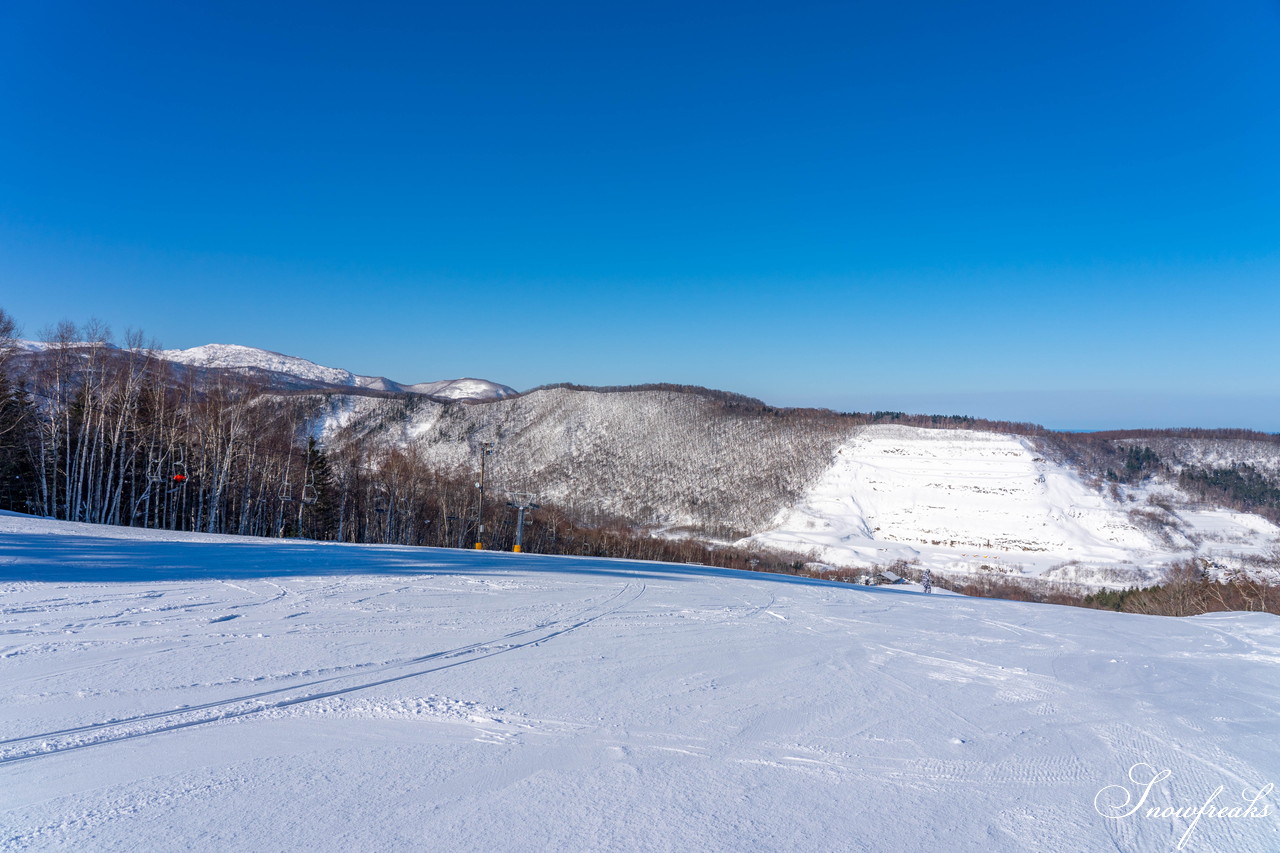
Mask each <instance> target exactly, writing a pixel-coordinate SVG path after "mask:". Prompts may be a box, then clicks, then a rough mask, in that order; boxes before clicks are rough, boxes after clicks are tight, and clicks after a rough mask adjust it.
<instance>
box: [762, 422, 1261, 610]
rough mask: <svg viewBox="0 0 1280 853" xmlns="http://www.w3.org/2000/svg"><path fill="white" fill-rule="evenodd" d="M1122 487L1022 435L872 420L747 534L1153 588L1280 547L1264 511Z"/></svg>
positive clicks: (875, 557)
mask: <svg viewBox="0 0 1280 853" xmlns="http://www.w3.org/2000/svg"><path fill="white" fill-rule="evenodd" d="M1129 492H1130V495H1131V496H1132V497H1133V498H1134V500H1129V499H1128V498H1127V497H1126V498H1125V499H1122V500H1117V499H1116V498H1115V497H1113V496H1112V495H1110V494H1108V492H1106V491H1104V490H1101V489H1099V488H1097V487H1094V486H1090V485H1087V484H1085V483H1084V482H1082V481H1081V479H1080V475H1079V474H1078V473H1077V472H1076V471H1075V470H1073V469H1070V468H1067V467H1065V466H1063V465H1061V464H1059V463H1057V462H1054V461H1053V460H1050V459H1046V458H1045V457H1043V456H1041V455H1040V454H1039V453H1038V451H1037V450H1036V449H1035V447H1034V446H1033V445H1032V444H1031V442H1030V441H1029V440H1028V439H1027V438H1025V437H1023V436H1017V435H1007V434H1003V433H990V432H977V431H973V430H938V429H923V428H917V427H906V426H888V425H886V426H870V427H866V428H865V429H863V430H861V431H859V432H857V433H856V434H855V435H853V436H852V437H851V438H850V439H849V440H848V441H846V442H845V443H844V444H843V446H841V447H840V448H839V449H838V450H837V451H836V456H835V460H834V462H833V463H832V464H831V466H830V467H829V468H828V469H827V470H826V471H825V472H824V473H823V474H822V475H821V476H820V477H819V478H818V480H817V481H816V482H815V483H814V484H813V485H812V486H811V487H810V489H809V490H808V492H807V493H806V495H805V496H804V498H803V499H802V500H801V501H800V502H799V503H798V504H796V505H795V506H793V507H789V508H787V509H785V510H783V511H782V512H780V513H779V514H778V516H777V517H776V518H775V519H774V521H773V523H772V524H771V525H770V529H769V530H767V531H765V532H763V533H761V534H758V535H756V536H754V537H752V538H751V539H750V540H748V541H749V542H754V543H757V544H761V545H766V546H773V547H780V548H786V549H789V550H793V551H800V552H802V553H810V554H812V555H813V557H814V559H817V560H822V561H824V562H831V563H837V564H843V565H870V564H876V563H885V562H891V561H893V560H897V559H903V560H908V561H918V562H919V563H920V565H921V566H922V567H926V568H930V569H932V570H934V571H941V572H944V573H958V574H975V573H983V572H986V573H991V572H996V573H1000V574H1005V575H1009V576H1017V575H1022V574H1035V575H1044V576H1046V577H1048V578H1050V579H1058V580H1069V581H1072V582H1076V583H1087V584H1093V585H1097V586H1131V585H1135V584H1136V585H1141V584H1146V583H1150V582H1153V581H1155V580H1158V579H1159V578H1160V576H1161V570H1162V568H1163V567H1165V566H1167V565H1169V564H1170V563H1171V562H1173V561H1175V560H1178V559H1184V558H1186V557H1188V556H1193V555H1198V556H1204V557H1206V558H1213V559H1220V560H1222V559H1225V560H1229V559H1230V558H1231V556H1232V555H1266V554H1269V553H1270V552H1271V551H1272V550H1273V549H1277V548H1280V528H1277V527H1276V526H1275V525H1274V524H1272V523H1271V522H1269V521H1267V520H1266V519H1264V518H1262V517H1260V516H1256V515H1250V514H1247V513H1241V512H1234V511H1231V510H1225V509H1199V510H1190V509H1177V510H1176V511H1174V512H1170V511H1168V510H1165V509H1163V508H1160V507H1155V506H1153V505H1150V504H1147V503H1142V502H1138V501H1137V497H1139V496H1142V497H1150V495H1148V494H1146V493H1145V492H1142V491H1141V490H1129ZM1171 497H1172V498H1174V499H1180V496H1178V495H1171ZM1152 519H1155V520H1156V522H1157V523H1152Z"/></svg>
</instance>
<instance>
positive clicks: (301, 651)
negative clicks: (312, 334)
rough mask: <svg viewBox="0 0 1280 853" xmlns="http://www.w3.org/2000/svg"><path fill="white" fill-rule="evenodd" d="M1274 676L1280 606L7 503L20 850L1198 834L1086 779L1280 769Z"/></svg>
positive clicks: (817, 845) (10, 777)
mask: <svg viewBox="0 0 1280 853" xmlns="http://www.w3.org/2000/svg"><path fill="white" fill-rule="evenodd" d="M95 566H97V567H99V568H100V569H101V572H100V573H101V574H102V575H105V576H106V578H107V579H102V578H95V577H94V574H95V572H94V567H95ZM121 567H127V570H126V569H124V568H121ZM228 616H235V617H236V618H234V619H226V617H228ZM1278 664H1280V620H1276V619H1275V618H1274V617H1270V616H1265V615H1262V614H1230V615H1228V614H1216V615H1212V616H1205V617H1197V618H1194V619H1185V620H1173V619H1162V618H1157V617H1142V616H1130V615H1123V614H1111V613H1102V612H1096V611H1087V610H1079V609H1073V608H1062V607H1052V606H1045V605H1029V604H1018V603H1012V602H1000V601H992V600H977V599H966V598H963V597H959V596H925V595H922V594H919V593H913V592H910V591H903V590H900V589H883V588H879V589H867V588H861V587H849V586H841V585H837V584H825V583H822V582H810V581H799V580H797V579H793V578H786V577H777V576H768V575H751V574H746V573H735V572H727V571H720V570H714V569H708V568H705V567H692V566H672V565H662V564H646V563H638V562H629V561H603V560H587V559H577V558H549V557H539V556H537V555H509V554H489V553H476V552H467V551H436V550H432V549H409V548H376V547H360V546H340V545H332V544H324V543H313V544H308V543H299V542H284V541H272V540H252V541H249V542H246V541H244V540H237V539H235V538H234V537H212V536H201V535H196V534H164V533H163V532H157V531H125V530H121V529H114V530H103V529H100V528H92V527H89V526H86V525H72V524H65V523H55V522H43V521H38V520H32V519H27V518H21V517H15V516H4V515H0V680H2V682H3V684H4V685H5V690H4V691H3V693H2V694H0V849H5V850H24V851H25V850H86V849H93V850H131V849H139V848H145V849H157V850H170V849H171V850H187V849H197V850H226V849H273V850H349V849H428V848H431V849H449V850H499V851H502V850H530V849H537V850H632V849H636V850H725V851H730V850H732V851H738V850H797V849H814V850H875V851H899V850H900V851H917V850H938V849H947V850H982V851H1024V850H1039V851H1054V853H1058V851H1082V853H1083V851H1097V850H1119V851H1125V853H1128V851H1164V850H1172V849H1174V845H1175V844H1176V843H1177V840H1178V838H1179V837H1180V836H1181V834H1182V832H1183V831H1184V830H1185V828H1186V822H1185V821H1179V820H1177V819H1166V820H1142V819H1139V818H1133V819H1127V820H1120V821H1110V820H1107V819H1105V818H1103V817H1101V816H1100V815H1099V814H1097V813H1096V812H1095V811H1094V808H1093V797H1094V796H1095V794H1096V793H1097V792H1098V791H1099V790H1100V789H1101V788H1103V787H1104V786H1107V785H1115V784H1119V783H1122V782H1123V781H1124V780H1125V774H1126V772H1127V771H1128V769H1129V768H1130V767H1131V766H1133V765H1134V764H1135V763H1138V762H1147V763H1150V764H1152V765H1155V766H1158V767H1162V768H1168V769H1170V770H1171V771H1172V776H1171V777H1170V779H1169V780H1168V781H1167V782H1166V783H1164V784H1162V785H1161V786H1159V787H1158V789H1157V790H1156V791H1155V792H1153V797H1154V798H1156V799H1157V800H1158V801H1159V802H1160V803H1161V804H1172V805H1191V804H1195V805H1199V804H1200V803H1201V802H1203V800H1204V798H1205V797H1207V796H1208V795H1209V794H1210V793H1211V792H1212V791H1213V790H1214V789H1215V788H1216V787H1217V786H1219V785H1223V786H1226V794H1225V795H1224V797H1233V798H1236V799H1237V800H1238V798H1239V791H1240V790H1242V789H1244V788H1249V787H1253V788H1256V787H1258V786H1259V785H1262V784H1265V783H1267V782H1275V781H1277V777H1280V747H1277V745H1276V743H1275V739H1274V733H1275V731H1276V725H1277V722H1280V717H1278V715H1277V711H1276V709H1277V708H1278V707H1280V680H1278V679H1277V678H1276V672H1277V669H1276V667H1277V665H1278ZM89 747H94V748H92V749H90V748H89ZM1272 805H1273V808H1272V812H1273V816H1272V817H1271V818H1269V819H1267V820H1219V821H1212V822H1211V821H1209V820H1208V819H1206V820H1204V821H1202V822H1201V823H1200V825H1199V826H1198V827H1197V829H1196V830H1195V832H1194V834H1193V835H1192V837H1191V840H1190V842H1189V844H1188V845H1187V848H1186V849H1188V850H1205V851H1240V853H1246V851H1247V853H1255V851H1264V850H1268V849H1274V847H1275V838H1276V837H1277V829H1280V827H1278V826H1277V821H1276V818H1275V817H1274V812H1275V809H1274V805H1275V802H1274V800H1273V801H1272Z"/></svg>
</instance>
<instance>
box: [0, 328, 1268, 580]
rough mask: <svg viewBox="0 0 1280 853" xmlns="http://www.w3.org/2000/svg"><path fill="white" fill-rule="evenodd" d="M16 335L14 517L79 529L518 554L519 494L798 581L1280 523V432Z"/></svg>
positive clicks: (1151, 551) (1215, 546)
mask: <svg viewBox="0 0 1280 853" xmlns="http://www.w3.org/2000/svg"><path fill="white" fill-rule="evenodd" d="M0 321H3V327H2V328H0V476H3V481H2V485H0V505H2V506H4V507H6V508H11V509H16V510H20V511H24V512H32V513H35V514H39V515H45V516H50V517H55V518H60V519H66V520H75V521H90V522H97V523H106V524H122V525H134V526H147V527H160V528H167V529H180V530H198V531H206V532H227V533H240V534H250V535H265V536H306V537H311V538H317V539H339V540H344V541H370V542H396V543H405V544H419V545H428V544H429V545H443V546H471V545H473V544H474V543H475V542H476V541H482V542H483V543H484V544H485V545H486V547H510V546H511V545H512V544H513V542H514V540H515V535H516V530H515V519H516V514H515V513H514V512H513V511H512V510H511V509H510V508H508V507H507V502H508V500H509V499H510V496H511V495H512V494H513V493H521V494H525V495H531V496H532V498H528V499H531V500H533V502H535V503H538V504H539V505H540V506H539V508H537V509H536V510H533V511H531V513H530V514H529V516H528V525H527V529H526V531H525V534H526V536H525V545H526V547H527V548H530V549H538V550H546V551H561V552H563V551H572V552H574V553H597V554H609V553H618V554H626V555H631V556H665V557H668V558H670V557H672V556H673V555H675V556H679V557H680V558H682V559H691V560H702V559H708V560H710V559H713V557H710V556H707V555H708V554H709V553H710V552H707V551H706V550H705V548H704V547H703V546H702V545H701V544H699V543H702V542H719V543H722V544H721V545H720V546H718V549H717V551H716V552H715V554H716V555H718V556H715V557H714V559H719V560H720V561H721V562H722V563H723V564H729V563H734V561H736V563H735V564H739V563H740V564H746V563H748V562H750V561H751V560H759V561H763V562H764V563H766V564H772V563H776V564H778V565H796V560H797V559H799V558H798V557H797V556H796V555H797V554H807V553H815V554H816V553H819V552H821V553H823V554H825V555H826V556H827V558H829V559H832V560H837V561H846V562H849V563H852V564H859V563H874V562H877V561H881V562H883V561H887V560H890V559H896V560H902V559H906V560H908V561H909V560H911V559H914V558H915V557H917V556H919V555H920V554H921V553H922V552H921V550H920V549H921V548H922V547H925V546H928V547H937V548H946V547H951V548H952V549H953V550H958V552H962V551H964V548H966V547H968V548H969V549H970V550H975V549H979V548H982V547H987V548H990V549H995V550H1000V549H1003V550H1004V551H1005V552H1006V555H1008V554H1009V553H1012V552H1013V551H1019V550H1021V551H1022V552H1024V553H1025V554H1036V553H1041V552H1044V553H1046V554H1048V555H1049V556H1053V555H1057V560H1058V562H1057V563H1055V564H1054V565H1055V566H1057V565H1059V564H1064V563H1065V564H1072V563H1073V562H1075V563H1078V562H1079V561H1080V560H1081V559H1083V557H1082V556H1081V553H1083V552H1080V553H1072V549H1073V548H1075V547H1076V546H1075V545H1073V544H1072V543H1075V542H1077V541H1081V540H1079V537H1080V536H1084V535H1086V534H1087V536H1086V538H1088V537H1095V539H1096V540H1097V543H1100V544H1099V545H1098V547H1094V546H1093V545H1090V546H1089V547H1090V548H1092V549H1093V550H1092V551H1090V552H1089V553H1090V554H1091V555H1092V556H1091V557H1090V559H1096V560H1101V561H1104V562H1111V563H1117V564H1120V563H1126V562H1127V563H1133V562H1134V560H1136V559H1137V558H1136V557H1134V556H1133V554H1132V553H1130V552H1132V550H1133V549H1134V548H1138V549H1146V551H1145V552H1144V553H1145V554H1147V556H1146V557H1144V558H1143V559H1147V560H1148V562H1150V561H1151V560H1157V559H1165V557H1166V555H1171V556H1170V558H1172V556H1179V557H1186V556H1190V555H1193V554H1196V553H1201V552H1204V553H1210V552H1211V551H1213V550H1216V551H1218V552H1221V551H1225V550H1229V549H1230V548H1231V547H1235V545H1239V546H1241V547H1244V546H1248V547H1249V548H1251V549H1253V551H1254V552H1257V551H1258V550H1259V549H1260V548H1264V546H1265V542H1266V541H1268V540H1267V537H1268V536H1270V535H1271V533H1270V532H1269V530H1270V528H1268V527H1266V526H1265V525H1266V523H1265V522H1262V521H1261V520H1259V521H1258V522H1257V523H1256V524H1255V523H1254V522H1249V521H1248V520H1247V519H1248V518H1255V517H1261V518H1267V519H1271V520H1272V521H1280V439H1278V438H1277V436H1272V435H1266V434H1261V433H1250V432H1246V431H1213V432H1206V431H1186V430H1181V431H1180V430H1166V431H1151V430H1147V431H1141V432H1122V433H1094V434H1070V433H1056V432H1052V431H1049V430H1045V429H1043V428H1041V427H1038V426H1036V425H1032V424H1014V423H1000V422H990V421H982V420H978V419H974V418H970V417H964V416H953V415H945V416H943V415H909V414H906V413H901V412H874V413H836V412H831V411H827V410H815V409H783V408H776V407H771V406H768V405H766V404H765V403H762V402H761V401H758V400H753V399H750V398H747V397H742V396H739V395H735V394H731V393H727V392H722V391H711V390H708V389H703V388H694V387H687V386H671V385H652V386H640V387H633V388H625V387H623V388H583V387H578V386H571V385H559V386H548V387H544V388H539V389H534V390H532V391H529V392H525V393H523V394H519V395H514V396H509V397H507V398H505V399H489V400H485V401H479V402H478V401H465V400H449V399H443V398H440V397H433V396H430V395H425V394H423V393H421V392H418V393H410V392H396V391H387V390H379V389H374V388H363V387H355V386H348V387H344V388H342V389H341V393H338V389H336V388H326V389H325V390H323V391H317V390H316V389H314V388H299V387H297V385H296V384H295V383H294V382H293V381H292V380H289V381H285V380H281V381H280V382H274V383H273V382H272V381H271V376H270V375H269V374H263V373H261V372H249V373H246V372H244V371H239V370H235V369H227V368H226V367H224V366H206V365H201V364H181V363H175V362H174V361H173V360H171V359H168V358H165V357H162V356H163V353H162V352H161V351H158V350H157V349H155V348H148V347H146V346H143V342H142V340H141V336H140V335H135V336H133V337H131V338H130V339H129V340H126V341H124V342H123V344H122V345H121V346H118V347H117V346H110V345H108V344H109V343H110V338H109V336H108V335H107V334H106V332H105V330H103V329H100V328H96V327H94V326H90V327H87V328H76V327H74V326H69V325H68V326H64V327H62V328H61V329H59V330H57V334H56V335H54V336H51V337H53V340H52V341H50V342H47V343H44V344H41V345H39V346H38V347H30V346H28V347H26V348H23V349H19V348H18V347H17V345H16V341H15V335H16V329H15V327H14V324H13V323H12V321H11V320H10V319H9V318H8V317H7V315H4V314H3V313H2V312H0ZM224 349H225V348H224ZM219 351H220V352H221V350H219ZM280 358H281V359H285V361H281V362H280V363H281V364H289V363H290V362H288V361H287V358H288V357H284V356H281V357H280ZM304 364H310V362H305V363H304ZM313 367H314V365H313ZM290 369H293V370H295V372H298V370H299V369H298V368H296V367H295V368H290ZM326 370H327V369H326ZM326 375H327V374H326ZM295 378H296V377H295ZM322 378H323V377H322ZM489 384H492V383H489ZM495 387H501V386H495ZM885 425H896V426H897V427H899V428H903V429H904V430H905V431H902V430H900V431H899V432H889V433H886V432H884V431H883V429H884V426H885ZM868 427H875V429H876V430H877V431H872V432H866V430H867V429H868ZM939 431H948V432H941V433H940V432H939ZM950 431H958V432H954V433H953V432H950ZM934 434H937V435H948V434H953V435H954V436H955V438H956V440H955V441H923V439H925V438H928V436H930V435H934ZM895 436H896V437H895ZM982 436H988V437H990V438H991V440H986V439H983V440H981V441H978V439H981V437H982ZM998 437H1004V438H1000V439H999V440H995V439H996V438H998ZM975 442H976V443H975ZM868 454H869V455H868ZM992 454H995V455H992ZM482 456H483V459H484V463H485V472H484V485H485V489H484V494H483V495H482V494H481V490H480V489H479V488H478V483H479V481H480V464H481V459H482ZM1015 457H1016V458H1015ZM1019 460H1021V461H1019ZM850 466H853V467H850ZM903 466H905V467H903ZM1010 466H1013V467H1010ZM840 471H846V473H845V474H840V473H839V472H840ZM931 471H935V472H937V473H936V474H931V473H929V472H931ZM875 472H879V473H875ZM868 478H869V479H868ZM1055 484H1056V485H1055ZM966 495H968V496H969V497H966ZM975 501H977V503H974V502H975ZM984 501H985V502H986V503H983V502H984ZM991 501H996V503H991ZM983 506H985V507H988V508H987V509H981V507H983ZM948 507H952V508H951V509H948ZM975 507H978V508H979V509H974V508H975ZM970 510H973V512H975V513H976V514H975V515H973V517H972V519H971V520H970V521H968V522H964V521H962V519H963V518H965V517H967V516H966V515H965V513H967V512H970ZM1219 510H1221V512H1218V511H1219ZM1228 511H1234V512H1236V514H1235V515H1231V514H1229V513H1228V514H1227V515H1223V514H1222V513H1226V512H1228ZM1213 512H1218V515H1213ZM1197 513H1199V514H1198V515H1197ZM1206 513H1208V514H1206ZM1241 513H1243V514H1249V515H1241ZM931 518H932V519H934V520H933V521H926V519H931ZM958 519H959V520H958ZM1037 519H1039V520H1037ZM1241 519H1243V520H1241ZM481 522H482V523H483V525H484V528H485V529H484V531H483V533H482V532H481V531H480V529H479V524H480V523H481ZM850 524H852V525H853V527H849V529H848V531H847V532H846V533H841V532H840V530H841V529H842V525H850ZM788 525H790V527H788ZM796 525H799V527H797V526H796ZM921 525H923V526H921ZM957 525H960V527H964V528H965V529H959V528H958V527H957ZM966 525H967V526H966ZM1002 525H1003V526H1002ZM1081 530H1083V531H1085V533H1083V534H1081V533H1079V532H1078V531H1081ZM779 531H781V532H779ZM1038 531H1043V532H1038ZM1073 531H1074V532H1073ZM1089 531H1093V532H1092V533H1090V532H1089ZM1206 531H1207V532H1206ZM766 533H768V534H770V535H768V536H763V535H762V534H766ZM651 534H655V535H651ZM1215 537H1216V538H1215ZM854 540H857V541H856V542H855V541H854ZM733 541H737V542H739V548H737V549H733V548H727V547H723V543H726V542H733ZM1088 541H1089V542H1094V539H1089V540H1088ZM948 543H949V544H948ZM965 543H969V544H968V545H966V544H965ZM1233 543H1234V544H1233ZM1113 545H1114V546H1115V548H1113V547H1112V546H1113ZM828 546H831V547H828ZM855 546H856V547H855ZM673 549H675V550H673ZM681 549H682V550H681ZM770 549H772V552H777V551H780V550H781V551H789V552H792V553H788V554H786V555H785V556H778V554H777V553H771V551H770ZM1011 549H1012V550H1011ZM1099 549H1101V550H1099ZM1115 549H1120V550H1115ZM1124 549H1129V551H1124ZM677 551H678V554H677ZM1122 552H1123V553H1122ZM962 556H963V555H962ZM771 561H772V563H771ZM940 565H941V566H943V567H944V568H945V567H946V566H947V565H948V564H940ZM1072 571H1074V570H1070V565H1067V566H1066V568H1062V569H1061V570H1059V575H1060V576H1061V577H1063V578H1067V579H1069V578H1070V577H1073V575H1072Z"/></svg>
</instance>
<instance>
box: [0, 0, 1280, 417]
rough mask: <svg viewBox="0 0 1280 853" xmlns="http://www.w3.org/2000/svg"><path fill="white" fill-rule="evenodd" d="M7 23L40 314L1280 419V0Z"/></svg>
mask: <svg viewBox="0 0 1280 853" xmlns="http://www.w3.org/2000/svg"><path fill="white" fill-rule="evenodd" d="M4 17H5V24H4V26H2V27H0V128H3V130H0V307H4V308H5V309H6V310H8V311H9V312H10V313H12V314H14V315H15V316H16V317H17V319H18V320H19V321H20V322H21V323H22V324H23V325H24V327H25V328H26V331H27V333H28V334H29V335H32V336H34V335H36V334H37V333H38V332H39V331H40V330H41V328H42V327H44V326H46V325H48V324H50V323H53V322H56V321H57V320H60V319H63V318H69V319H72V320H76V321H82V320H85V319H88V318H90V317H96V318H99V319H101V320H103V321H105V322H106V323H108V324H110V325H111V326H112V328H113V329H115V330H117V331H121V332H122V331H123V330H124V329H125V328H126V327H130V326H133V327H138V328H141V329H143V330H144V331H145V332H146V333H148V334H149V335H151V336H153V337H155V338H156V339H157V340H159V341H160V342H161V343H162V344H164V345H165V346H168V347H187V346H194V345H197V344H202V343H209V342H220V343H243V344H249V345H253V346H261V347H264V348H267V349H273V350H278V351H282V352H287V353H290V354H294V355H301V356H304V357H306V358H310V359H312V360H314V361H318V362H320V363H324V364H331V365H336V366H342V367H347V368H349V369H352V370H355V371H357V372H360V373H367V374H377V375H386V376H390V377H392V378H395V379H398V380H400V381H423V380H429V379H437V378H450V377H455V376H462V375H469V376H482V377H485V378H489V379H493V380H495V381H499V382H504V383H506V384H509V385H513V386H516V387H518V388H527V387H531V386H534V385H538V384H543V383H547V382H556V381H573V382H579V383H584V384H629V383H637V382H651V381H668V382H680V383H692V384H698V385H707V386H712V387H718V388H726V389H730V390H735V391H739V392H742V393H746V394H750V395H753V396H758V397H761V398H762V399H765V400H766V401H769V402H772V403H777V404H784V405H786V404H790V405H818V406H829V407H832V408H838V409H852V410H866V409H881V408H894V409H906V410H911V411H928V412H933V411H941V412H945V413H966V414H973V415H980V416H990V417H1003V418H1011V419H1015V420H1033V421H1040V422H1043V423H1046V424H1048V425H1050V426H1056V427H1062V428H1091V427H1099V428H1100V427H1119V426H1180V425H1194V426H1226V425H1238V426H1250V427H1254V428H1261V429H1267V430H1271V431H1280V370H1278V369H1277V368H1278V367H1280V340H1278V337H1280V336H1277V335H1276V327H1277V318H1280V165H1278V164H1280V159H1278V158H1277V155H1276V152H1277V151H1280V5H1277V4H1276V3H1274V2H1250V0H1242V2H1237V3H1231V4H1222V3H1208V2H1183V3H1179V2H1160V3H1155V2H1151V3H1123V2H1097V3H1094V2H1081V3H1072V4H1038V3H1034V4H1033V3H1025V2H1017V3H1014V2H1010V3H966V4H956V3H928V2H903V3H892V4H890V3H803V2H789V3H786V4H783V3H751V2H735V3H723V4H720V3H698V4H688V3H680V4H676V3H662V2H655V3H644V4H625V5H624V4H608V3H606V4H600V3H580V4H572V3H551V2H548V3H540V4H532V3H526V4H513V3H502V2H475V3H466V4H443V3H439V4H437V3H426V4H409V3H404V4H393V3H380V2H366V3H361V4H346V3H343V4H337V3H333V4H326V3H298V4H288V3H272V4H256V3H254V4H251V3H217V4H215V3H180V4H173V3H129V2H121V3H117V4H102V3H69V2H58V0H49V2H43V3H37V4H20V5H18V6H11V7H10V8H8V9H7V10H6V11H5V13H4Z"/></svg>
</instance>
